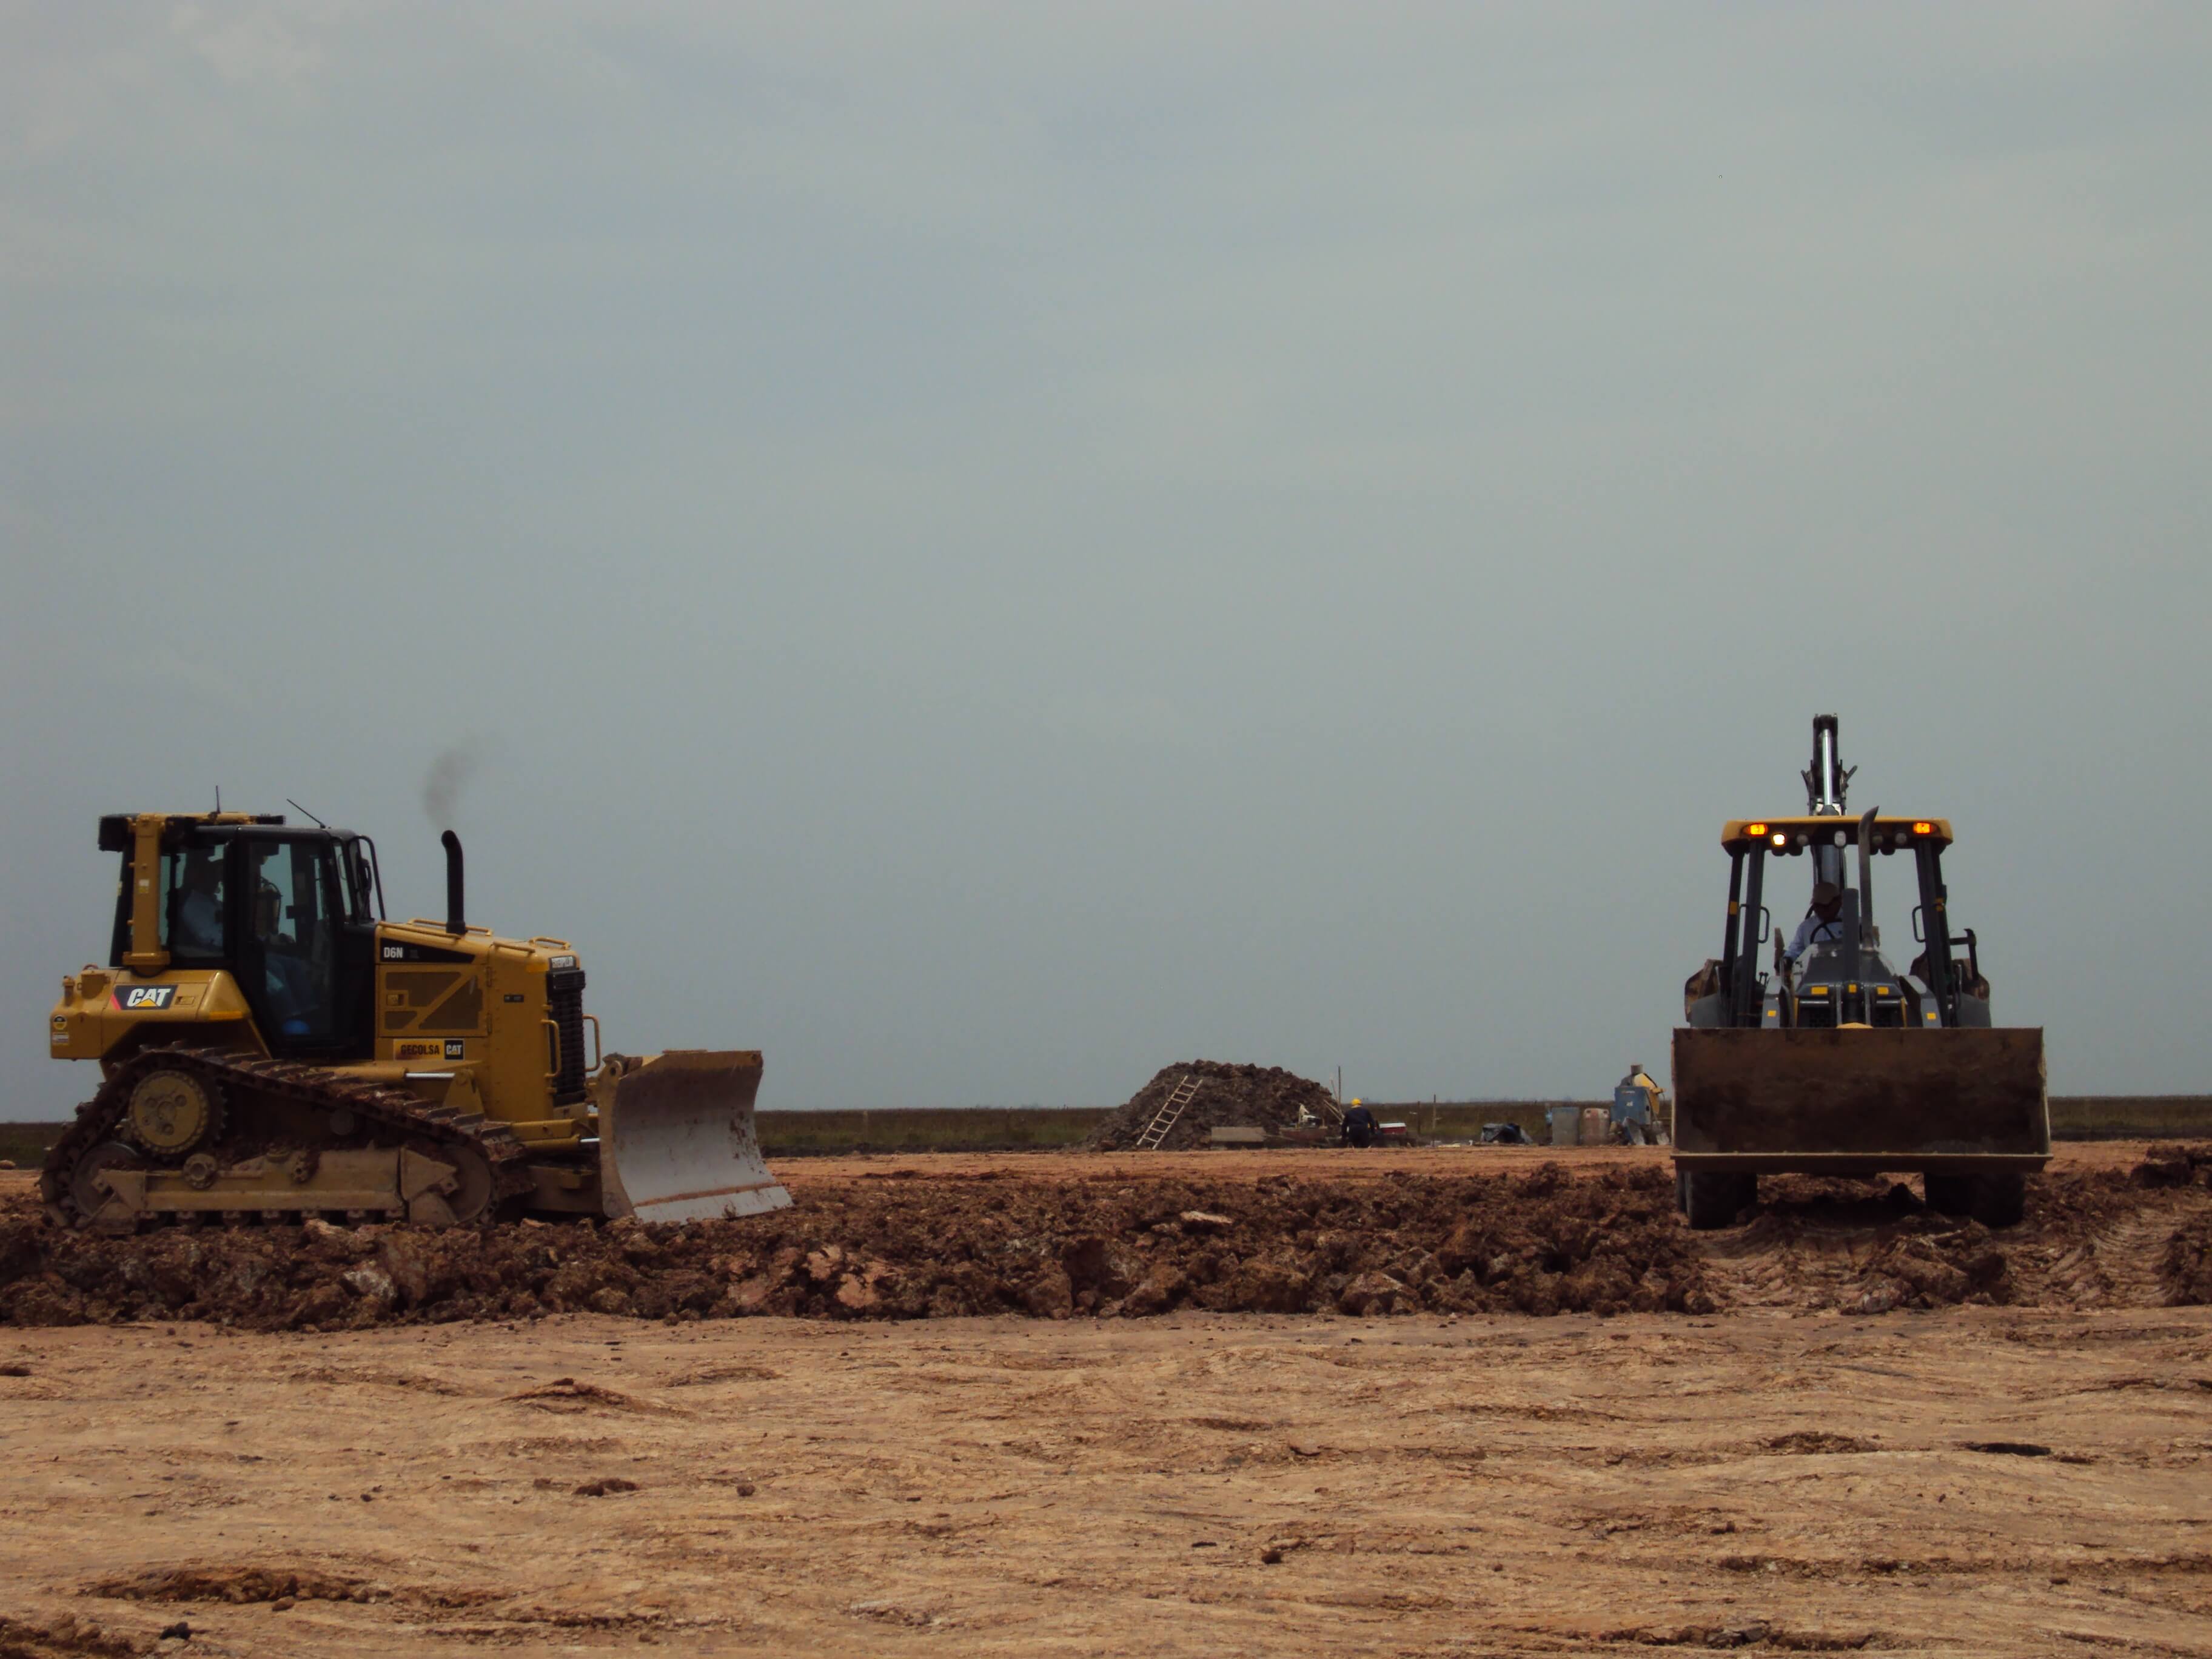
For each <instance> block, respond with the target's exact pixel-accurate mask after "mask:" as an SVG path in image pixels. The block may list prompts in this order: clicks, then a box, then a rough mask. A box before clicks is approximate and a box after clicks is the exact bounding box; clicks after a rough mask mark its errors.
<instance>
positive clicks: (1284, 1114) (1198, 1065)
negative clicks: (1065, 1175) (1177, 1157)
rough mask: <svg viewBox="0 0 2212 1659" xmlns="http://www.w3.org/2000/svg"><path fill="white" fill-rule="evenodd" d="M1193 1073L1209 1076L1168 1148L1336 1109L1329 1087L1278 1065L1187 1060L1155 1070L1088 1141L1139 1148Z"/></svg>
mask: <svg viewBox="0 0 2212 1659" xmlns="http://www.w3.org/2000/svg"><path fill="white" fill-rule="evenodd" d="M1193 1074H1196V1075H1197V1076H1198V1077H1200V1078H1202V1079H1205V1081H1204V1084H1203V1085H1202V1086H1201V1087H1200V1089H1199V1091H1198V1093H1197V1094H1196V1095H1195V1096H1194V1097H1192V1100H1191V1103H1190V1104H1189V1105H1188V1106H1187V1107H1185V1108H1184V1109H1183V1112H1182V1116H1181V1117H1179V1118H1177V1119H1176V1123H1175V1127H1173V1128H1172V1129H1170V1130H1169V1131H1168V1134H1167V1139H1165V1140H1164V1141H1163V1142H1162V1143H1161V1145H1162V1146H1164V1148H1166V1149H1169V1150H1176V1149H1180V1148H1186V1147H1191V1146H1206V1145H1207V1144H1208V1141H1209V1139H1211V1135H1212V1131H1213V1130H1215V1129H1231V1128H1235V1129H1274V1128H1279V1127H1283V1126H1284V1125H1285V1124H1291V1123H1296V1122H1297V1121H1298V1113H1299V1111H1300V1110H1301V1109H1304V1110H1305V1111H1308V1112H1310V1113H1311V1114H1312V1115H1314V1116H1316V1117H1317V1118H1320V1119H1321V1120H1322V1121H1323V1122H1328V1121H1331V1120H1332V1118H1333V1115H1334V1112H1335V1109H1336V1097H1334V1095H1332V1094H1330V1093H1329V1091H1328V1090H1327V1089H1325V1088H1323V1087H1322V1085H1320V1084H1318V1083H1316V1082H1315V1081H1314V1080H1313V1079H1310V1078H1303V1077H1300V1076H1299V1075H1298V1074H1297V1073H1295V1072H1286V1071H1285V1070H1284V1069H1283V1068H1282V1067H1281V1066H1234V1065H1231V1064H1229V1063H1228V1062H1227V1061H1225V1060H1186V1061H1183V1062H1182V1063H1180V1064H1177V1065H1174V1066H1162V1067H1161V1068H1160V1069H1159V1070H1158V1072H1156V1073H1153V1074H1152V1081H1151V1082H1150V1083H1147V1084H1146V1085H1145V1086H1144V1087H1143V1088H1141V1089H1139V1090H1138V1091H1137V1092H1136V1093H1135V1094H1133V1095H1132V1096H1130V1097H1129V1101H1128V1103H1127V1105H1125V1106H1123V1107H1122V1108H1121V1110H1120V1111H1118V1112H1116V1113H1115V1114H1114V1115H1113V1116H1111V1117H1109V1118H1108V1119H1107V1120H1106V1121H1105V1122H1103V1123H1102V1124H1100V1125H1099V1126H1098V1127H1097V1128H1096V1129H1093V1130H1092V1131H1091V1133H1090V1135H1089V1137H1088V1138H1087V1139H1085V1141H1084V1143H1083V1144H1084V1145H1085V1146H1090V1147H1093V1148H1095V1149H1096V1150H1097V1151H1099V1152H1122V1151H1126V1150H1127V1149H1128V1148H1129V1147H1132V1146H1135V1145H1136V1144H1137V1137H1138V1136H1139V1135H1141V1134H1142V1133H1144V1132H1145V1130H1146V1128H1147V1127H1149V1126H1150V1125H1151V1123H1152V1119H1153V1118H1154V1117H1155V1116H1157V1115H1158V1113H1159V1109H1160V1108H1161V1107H1162V1106H1163V1105H1164V1104H1165V1103H1166V1102H1167V1098H1168V1097H1169V1096H1170V1095H1171V1094H1172V1093H1174V1092H1175V1090H1176V1085H1178V1084H1180V1083H1181V1082H1182V1080H1183V1079H1184V1078H1186V1077H1188V1076H1191V1075H1193Z"/></svg>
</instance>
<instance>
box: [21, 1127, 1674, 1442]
mask: <svg viewBox="0 0 2212 1659" xmlns="http://www.w3.org/2000/svg"><path fill="white" fill-rule="evenodd" d="M0 1262H4V1263H6V1264H8V1265H7V1266H6V1267H4V1268H0V1321H5V1322H13V1323H15V1324H18V1325H61V1324H82V1323H113V1322H122V1321H126V1320H131V1319H154V1318H163V1319H167V1318H184V1319H201V1320H211V1321H216V1322H222V1323H225V1324H229V1325H234V1326H237V1327H240V1328H247V1329H254V1330H286V1329H298V1328H313V1329H348V1328H361V1327H364V1326H369V1325H375V1324H380V1323H384V1322H392V1321H416V1320H419V1321H448V1320H460V1319H495V1318H511V1317H516V1316H532V1315H537V1314H541V1313H548V1312H562V1311H573V1310H592V1311H596V1312H599V1313H605V1314H617V1315H630V1316H639V1317H645V1318H675V1319H696V1318H728V1317H736V1316H744V1315H748V1314H787V1315H799V1316H806V1317H811V1318H823V1319H915V1318H925V1317H939V1316H955V1315H967V1314H1003V1313H1017V1314H1030V1315H1034V1316H1040V1317H1044V1318H1053V1319H1066V1318H1070V1317H1077V1318H1081V1317H1100V1318H1105V1317H1112V1316H1124V1317H1137V1316H1147V1315H1152V1314H1161V1313H1166V1312H1169V1311H1170V1310H1175V1309H1180V1308H1200V1309H1206V1310H1213V1311H1217V1312H1223V1313H1232V1312H1263V1313H1310V1312H1318V1311H1323V1310H1334V1311H1338V1312H1342V1313H1346V1314H1354V1315H1358V1314H1389V1313H1405V1312H1413V1311H1416V1310H1427V1311H1439V1312H1455V1313H1457V1312H1465V1313H1476V1312H1517V1313H1528V1314H1553V1313H1563V1312H1596V1313H1601V1314H1604V1313H1624V1312H1629V1311H1638V1312H1647V1311H1658V1310H1676V1311H1685V1310H1686V1311H1690V1312H1703V1311H1708V1310H1711V1308H1712V1307H1713V1306H1714V1305H1715V1304H1714V1302H1713V1299H1712V1297H1711V1295H1710V1293H1709V1292H1708V1291H1707V1290H1706V1287H1705V1276H1704V1270H1703V1265H1702V1257H1701V1255H1700V1252H1699V1249H1698V1248H1697V1246H1696V1245H1695V1244H1694V1243H1692V1238H1691V1236H1690V1235H1689V1234H1688V1233H1687V1232H1686V1231H1684V1230H1683V1229H1682V1227H1681V1226H1680V1225H1679V1223H1678V1222H1677V1221H1676V1219H1675V1217H1674V1208H1673V1192H1672V1188H1671V1184H1670V1182H1668V1177H1667V1176H1666V1174H1665V1172H1664V1171H1662V1170H1659V1169H1656V1168H1653V1169H1612V1170H1604V1171H1602V1172H1601V1173H1599V1174H1597V1175H1595V1176H1591V1177H1589V1178H1587V1179H1583V1180H1572V1179H1570V1178H1569V1177H1568V1176H1566V1175H1565V1172H1564V1171H1563V1170H1560V1169H1559V1168H1558V1167H1557V1166H1555V1165H1548V1164H1547V1165H1544V1166H1542V1167H1541V1168H1539V1169H1538V1170H1535V1171H1534V1172H1532V1173H1531V1174H1529V1175H1528V1176H1525V1177H1515V1176H1472V1177H1439V1176H1404V1177H1399V1178H1395V1179H1391V1180H1387V1181H1381V1182H1376V1181H1364V1182H1349V1181H1306V1180H1297V1179H1294V1178H1292V1177H1291V1176H1270V1177H1267V1178H1265V1179H1262V1180H1261V1181H1258V1182H1249V1181H1247V1182H1206V1181H1184V1180H1173V1179H1170V1180H1162V1181H1152V1182H1121V1181H1120V1180H1118V1179H1117V1178H1115V1177H1107V1178H1104V1179H1100V1180H1093V1181H1086V1182H1073V1183H1070V1182H1035V1181H1026V1180H1022V1179H1019V1178H1008V1177H1006V1176H999V1177H997V1178H994V1177H993V1176H988V1175H986V1176H975V1177H969V1178H964V1179H963V1178H934V1179H929V1180H897V1179H891V1180H883V1181H862V1182H854V1183H853V1184H852V1185H851V1186H850V1187H848V1188H842V1189H832V1190H830V1191H829V1192H826V1193H823V1194H821V1195H819V1196H815V1195H812V1194H810V1195H809V1197H808V1199H807V1200H806V1202H805V1204H804V1205H803V1206H801V1207H798V1208H794V1209H790V1210H782V1211H777V1212H774V1213H772V1214H770V1215H766V1216H757V1217H753V1218H749V1219H746V1220H742V1221H714V1222H694V1223H690V1224H686V1225H680V1226H665V1227H648V1226H643V1225H638V1224H635V1223H633V1222H616V1223H611V1224H608V1225H598V1224H594V1223H589V1222H577V1223H572V1224H566V1225H550V1226H548V1225H533V1224H530V1223H524V1224H521V1225H513V1226H499V1227H491V1228H486V1229H483V1230H481V1231H471V1230H463V1229H459V1228H453V1229H447V1230H443V1231H432V1230H424V1229H416V1228H412V1227H404V1226H388V1227H387V1226H364V1227H359V1228H350V1229H349V1228H340V1227H333V1226H330V1225H326V1224H323V1223H319V1222H316V1223H310V1224H309V1225H307V1226H304V1227H288V1226H274V1227H261V1228H245V1229H240V1230H238V1231H182V1230H177V1229H169V1230H163V1231H155V1232H150V1233H147V1234H143V1235H141V1236H138V1237H128V1238H111V1237H100V1236H97V1235H93V1234H87V1233H81V1232H74V1231H65V1230H62V1229H58V1228H56V1227H54V1226H53V1225H52V1224H51V1223H49V1222H48V1221H46V1219H45V1218H44V1217H43V1216H40V1215H36V1214H31V1213H24V1212H19V1213H17V1214H16V1215H15V1216H13V1217H9V1218H5V1219H0ZM551 1403H558V1402H551Z"/></svg>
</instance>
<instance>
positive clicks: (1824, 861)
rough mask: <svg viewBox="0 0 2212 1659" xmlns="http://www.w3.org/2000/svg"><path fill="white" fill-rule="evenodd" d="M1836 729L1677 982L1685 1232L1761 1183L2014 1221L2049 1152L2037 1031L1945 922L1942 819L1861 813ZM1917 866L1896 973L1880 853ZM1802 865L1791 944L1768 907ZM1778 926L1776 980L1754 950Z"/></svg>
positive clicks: (1731, 835) (1758, 821)
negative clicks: (1714, 948)
mask: <svg viewBox="0 0 2212 1659" xmlns="http://www.w3.org/2000/svg"><path fill="white" fill-rule="evenodd" d="M1855 770H1856V769H1855V768H1854V769H1848V770H1847V769H1844V768H1843V766H1842V764H1841V762H1840V760H1839V759H1838V753H1837V722H1836V717H1835V716H1834V715H1832V714H1822V715H1820V716H1818V717H1817V718H1816V719H1815V720H1814V722H1813V764H1812V765H1811V767H1809V768H1808V769H1807V770H1806V772H1805V773H1804V779H1805V790H1806V811H1805V812H1804V813H1803V814H1802V815H1794V816H1791V817H1771V818H1737V819H1734V820H1732V821H1730V822H1729V823H1728V824H1727V825H1725V826H1724V827H1723V829H1722V831H1721V846H1722V847H1723V848H1724V849H1725V850H1726V852H1727V853H1728V855H1729V896H1728V925H1727V930H1726V933H1725V934H1724V935H1723V943H1722V946H1721V954H1720V956H1719V957H1717V958H1714V959H1712V960H1710V961H1708V962H1707V963H1705V966H1704V967H1703V968H1701V969H1699V971H1698V972H1697V973H1696V974H1694V975H1692V976H1691V977H1690V979H1689V981H1688V982H1687V983H1686V985H1685V986H1684V987H1683V1006H1684V1012H1685V1014H1686V1018H1687V1021H1688V1024H1686V1026H1679V1027H1677V1028H1676V1029H1675V1031H1674V1170H1675V1190H1676V1195H1677V1198H1678V1200H1679V1201H1680V1206H1681V1208H1682V1210H1683V1212H1684V1213H1685V1214H1686V1216H1687V1217H1688V1218H1689V1222H1690V1225H1692V1227H1701V1228H1703V1227H1723V1226H1726V1225H1729V1223H1731V1222H1732V1221H1733V1220H1734V1219H1735V1217H1736V1215H1737V1214H1738V1213H1739V1212H1741V1210H1742V1209H1744V1208H1745V1207H1746V1206H1748V1205H1749V1204H1751V1203H1752V1202H1753V1200H1755V1199H1756V1197H1757V1195H1758V1179H1759V1176H1762V1175H1775V1174H1786V1173H1795V1174H1802V1175H1819V1176H1874V1175H1881V1174H1904V1173H1917V1174H1919V1175H1920V1176H1922V1177H1923V1181H1924V1183H1925V1188H1926V1193H1927V1198H1928V1202H1929V1206H1930V1207H1931V1208H1934V1209H1936V1210H1941V1211H1943V1212H1948V1213H1954V1214H1960V1215H1970V1216H1972V1217H1973V1218H1976V1219H1978V1220H1980V1221H1982V1222H1983V1223H1984V1224H1985V1225H1990V1226H1993V1227H2002V1226H2009V1225H2013V1224H2015V1223H2016V1222H2018V1221H2019V1220H2020V1218H2021V1211H2022V1206H2023V1204H2024V1203H2025V1201H2026V1194H2027V1176H2029V1175H2030V1174H2033V1173H2034V1172H2036V1171H2038V1170H2041V1169H2042V1168H2043V1167H2044V1165H2045V1164H2047V1163H2049V1162H2050V1159H2051V1113H2050V1105H2049V1102H2048V1099H2047V1097H2046V1096H2045V1081H2044V1061H2043V1032H2042V1031H2041V1030H2040V1029H2038V1028H2031V1027H2012V1028H2008V1027H2003V1026H1997V1025H1995V1024H1992V1023H1991V1021H1990V983H1989V981H1988V980H1987V979H1985V978H1984V976H1983V974H1982V963H1981V948H1980V943H1979V941H1978V939H1977V938H1976V937H1975V934H1974V931H1973V930H1972V928H1967V929H1966V930H1964V931H1963V932H1962V931H1960V929H1959V928H1958V927H1957V926H1956V925H1955V924H1954V921H1953V920H1952V917H1951V911H1950V902H1949V895H1948V890H1947V888H1946V887H1945V884H1944V879H1943V855H1944V854H1945V853H1946V852H1947V851H1948V849H1949V848H1950V847H1951V844H1952V834H1951V825H1950V824H1949V823H1948V821H1947V820H1945V819H1942V818H1936V817H1893V816H1888V815H1885V814H1884V813H1883V812H1882V811H1881V810H1880V809H1879V808H1876V809H1875V810H1874V811H1869V812H1866V813H1863V814H1862V815H1861V816H1859V817H1851V816H1850V813H1849V812H1848V811H1846V810H1845V806H1844V792H1845V790H1846V789H1847V787H1849V785H1850V778H1851V775H1852V772H1853V771H1855ZM1783 859H1800V860H1804V863H1803V865H1802V866H1801V867H1802V869H1803V870H1804V871H1805V872H1806V874H1807V876H1808V877H1809V878H1810V882H1811V887H1812V898H1813V904H1812V907H1811V908H1809V909H1808V912H1807V915H1806V917H1805V920H1804V921H1802V923H1800V924H1799V925H1798V926H1797V927H1796V929H1795V930H1794V933H1793V936H1792V938H1791V939H1790V943H1789V945H1787V946H1786V947H1785V945H1784V942H1783V935H1782V933H1781V932H1780V931H1779V930H1777V929H1773V928H1772V927H1771V917H1770V915H1769V913H1768V911H1767V909H1766V908H1765V905H1766V899H1767V895H1768V892H1769V890H1770V878H1775V879H1779V878H1780V873H1781V872H1780V871H1779V870H1778V867H1777V864H1778V860H1783ZM1881 859H1897V860H1902V861H1905V863H1906V865H1907V867H1908V868H1909V869H1910V870H1911V872H1912V877H1913V884H1914V890H1916V892H1917V906H1916V908H1914V910H1913V930H1914V937H1915V939H1917V941H1918V942H1919V944H1920V945H1921V946H1922V948H1921V950H1920V951H1919V954H1918V955H1917V957H1915V958H1914V959H1913V960H1912V962H1911V964H1910V966H1908V967H1907V968H1906V969H1905V970H1904V971H1902V972H1900V971H1899V969H1897V967H1896V966H1895V965H1894V964H1893V960H1892V958H1891V957H1889V956H1888V955H1887V954H1885V952H1884V951H1883V948H1882V936H1881V928H1880V927H1879V926H1878V925H1877V924H1876V922H1875V911H1874V872H1875V863H1876V861H1877V860H1881ZM1770 933H1771V937H1772V940H1773V957H1772V962H1771V971H1769V972H1767V973H1761V972H1760V971H1759V958H1758V951H1759V946H1760V945H1762V944H1764V943H1765V941H1766V940H1767V939H1768V937H1769V935H1770Z"/></svg>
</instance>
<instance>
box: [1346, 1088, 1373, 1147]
mask: <svg viewBox="0 0 2212 1659" xmlns="http://www.w3.org/2000/svg"><path fill="white" fill-rule="evenodd" d="M1378 1133H1380V1130H1379V1129H1378V1127H1377V1126H1376V1121H1375V1114H1374V1113H1372V1112H1370V1111H1369V1110H1368V1109H1367V1103H1365V1102H1364V1101H1363V1100H1361V1099H1360V1098H1359V1097H1358V1096H1357V1095H1355V1096H1353V1097H1352V1104H1351V1105H1349V1106H1347V1107H1346V1108H1345V1109H1344V1144H1345V1145H1346V1146H1373V1145H1374V1144H1375V1138H1376V1135H1377V1134H1378Z"/></svg>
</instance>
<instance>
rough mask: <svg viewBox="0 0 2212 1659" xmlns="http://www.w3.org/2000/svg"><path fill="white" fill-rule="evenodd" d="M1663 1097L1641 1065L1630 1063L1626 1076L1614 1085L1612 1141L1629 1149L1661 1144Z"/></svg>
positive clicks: (1639, 1062)
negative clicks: (1660, 1112) (1660, 1116)
mask: <svg viewBox="0 0 2212 1659" xmlns="http://www.w3.org/2000/svg"><path fill="white" fill-rule="evenodd" d="M1664 1098H1665V1096H1664V1095H1662V1093H1661V1092H1660V1089H1659V1084H1658V1081H1657V1079H1655V1078H1654V1077H1653V1076H1652V1075H1651V1073H1649V1072H1647V1071H1645V1070H1644V1062H1643V1061H1642V1060H1631V1061H1629V1063H1628V1071H1627V1073H1626V1075H1625V1076H1623V1077H1622V1079H1620V1082H1618V1083H1616V1084H1614V1085H1613V1114H1612V1115H1613V1126H1612V1127H1613V1139H1614V1140H1615V1141H1617V1142H1619V1143H1620V1144H1621V1145H1624V1146H1659V1145H1663V1144H1664V1143H1663V1142H1662V1141H1660V1140H1659V1139H1658V1133H1659V1103H1660V1102H1661V1101H1662V1100H1663V1099H1664ZM1670 1127H1671V1126H1670Z"/></svg>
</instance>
